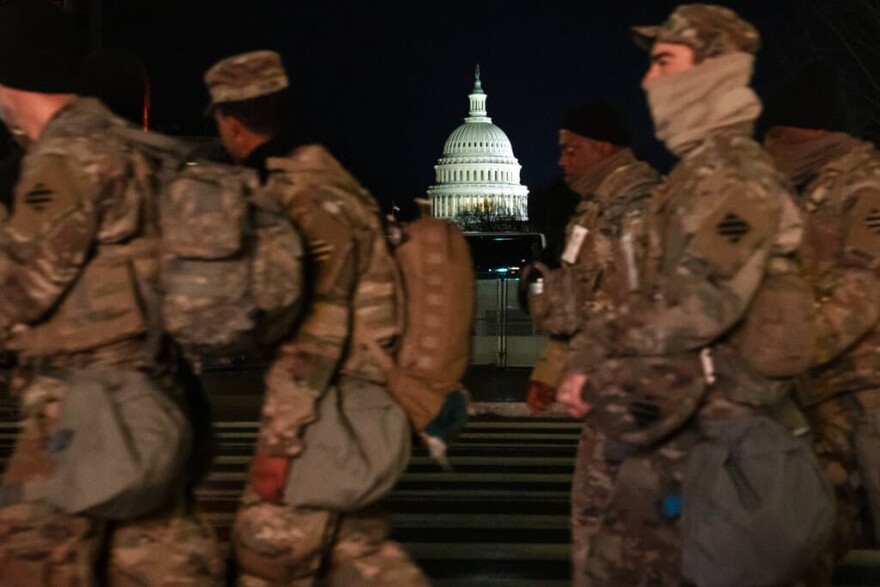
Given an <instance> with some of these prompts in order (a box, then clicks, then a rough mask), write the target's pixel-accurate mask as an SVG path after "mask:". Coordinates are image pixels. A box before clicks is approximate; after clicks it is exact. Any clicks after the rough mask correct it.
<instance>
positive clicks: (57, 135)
mask: <svg viewBox="0 0 880 587" xmlns="http://www.w3.org/2000/svg"><path fill="white" fill-rule="evenodd" d="M126 124H127V123H126V122H124V121H123V120H122V119H121V118H118V117H116V116H115V115H113V114H112V113H110V111H109V110H107V109H106V108H105V107H104V106H103V105H102V104H101V103H100V102H99V101H97V100H94V99H87V98H79V99H76V100H74V101H73V102H71V103H70V104H68V105H66V106H65V107H64V108H62V109H61V110H60V111H59V112H58V113H57V114H56V115H55V116H54V117H53V118H52V119H51V120H50V121H49V122H48V123H47V125H46V127H45V128H44V130H43V132H42V134H41V136H40V137H39V139H38V140H37V141H36V142H35V143H34V144H33V145H31V147H30V148H29V150H28V152H27V154H26V156H25V157H24V160H23V162H22V169H21V177H20V180H19V182H18V184H17V186H16V188H15V194H14V197H15V205H14V213H13V214H12V216H11V217H10V219H9V221H8V222H6V223H4V225H3V227H2V230H0V281H2V283H3V287H2V288H0V323H2V327H4V328H9V327H10V326H12V325H16V327H15V329H14V331H13V335H12V337H11V339H8V340H7V342H6V344H7V345H8V346H9V347H11V348H13V349H15V350H18V351H19V352H20V354H21V356H22V357H23V358H24V359H25V361H26V362H27V361H32V362H34V363H39V364H46V363H49V364H61V365H65V366H79V365H85V364H91V365H93V364H116V365H129V366H134V365H143V364H145V363H148V362H151V361H152V358H153V357H152V353H151V351H150V350H149V349H148V345H147V343H146V336H145V335H146V333H147V331H148V329H149V319H148V318H147V316H146V315H144V313H143V311H142V309H141V302H140V300H141V299H142V298H141V295H142V292H141V291H140V289H139V284H141V285H143V284H145V283H147V282H151V283H153V284H155V280H156V276H157V271H158V270H157V265H156V263H155V260H156V257H155V251H147V250H146V249H149V246H147V245H145V246H144V249H145V251H144V255H142V258H140V259H139V258H138V257H139V255H136V254H134V251H136V250H138V249H139V248H140V245H141V244H142V242H141V241H140V239H138V237H139V236H140V235H141V234H142V232H143V226H142V224H143V222H144V220H143V218H144V207H145V205H144V203H145V201H146V196H147V194H148V191H147V189H146V188H144V187H143V186H140V185H138V182H137V181H136V180H134V178H133V174H132V172H131V169H130V161H131V156H130V151H129V149H128V146H127V145H126V143H125V142H124V141H123V140H121V139H119V138H117V137H116V136H114V135H113V134H112V133H109V132H107V129H108V128H110V127H111V126H114V125H126Z"/></svg>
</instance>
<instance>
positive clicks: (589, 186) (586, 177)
mask: <svg viewBox="0 0 880 587" xmlns="http://www.w3.org/2000/svg"><path fill="white" fill-rule="evenodd" d="M633 161H635V156H634V155H633V152H632V149H621V150H620V151H616V152H614V153H612V154H611V155H608V156H607V157H605V158H604V159H602V160H600V161H597V162H596V163H594V164H593V165H590V167H589V168H588V169H587V170H586V171H585V172H584V173H583V174H582V175H580V176H578V177H577V178H576V179H575V180H574V181H572V182H571V183H570V184H569V185H568V188H569V189H570V190H572V191H573V192H576V193H577V194H578V195H579V196H580V197H581V198H588V197H592V196H593V195H595V192H596V189H597V188H598V187H599V184H601V183H602V181H603V180H604V179H605V178H606V177H608V176H609V175H610V174H611V173H612V172H614V171H615V170H616V169H617V168H618V167H622V166H624V165H628V164H629V163H632V162H633Z"/></svg>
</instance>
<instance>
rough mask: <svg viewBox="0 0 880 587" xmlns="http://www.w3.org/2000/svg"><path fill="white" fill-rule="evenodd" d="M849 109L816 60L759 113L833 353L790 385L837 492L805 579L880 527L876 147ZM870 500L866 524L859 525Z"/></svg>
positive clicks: (827, 571)
mask: <svg viewBox="0 0 880 587" xmlns="http://www.w3.org/2000/svg"><path fill="white" fill-rule="evenodd" d="M847 110H848V109H847V104H846V100H845V96H844V93H843V88H842V87H841V82H840V79H839V77H838V74H837V72H836V70H835V69H834V68H833V67H832V66H831V65H830V64H827V63H823V62H816V63H813V64H811V65H810V66H808V67H805V68H803V69H802V70H800V71H799V72H797V73H796V74H795V75H794V76H793V77H792V78H790V79H789V80H787V81H785V82H784V83H783V84H781V85H780V86H779V87H777V88H776V90H775V91H774V93H773V94H772V95H771V96H770V98H769V100H768V103H767V110H766V111H765V113H764V115H763V117H762V120H761V122H762V126H763V127H764V129H765V132H764V144H765V146H766V148H767V150H768V152H769V153H770V155H771V156H772V157H773V159H774V160H775V161H776V163H777V165H778V167H779V168H780V169H781V170H782V171H783V172H784V173H785V174H786V175H787V176H788V177H789V179H790V180H791V182H792V183H793V184H794V185H795V186H796V187H797V189H798V191H799V194H800V195H799V198H798V202H799V204H800V206H801V209H802V210H803V212H804V217H805V236H804V246H803V254H802V257H803V262H804V272H805V275H806V276H807V277H808V279H809V281H810V282H811V283H812V284H813V286H814V287H815V288H816V290H817V296H816V297H817V299H818V300H819V303H818V304H817V308H818V311H817V318H818V324H817V330H818V331H820V332H821V333H822V335H821V336H820V339H821V340H822V342H823V344H824V345H825V346H826V347H827V348H828V349H832V350H834V351H835V352H827V351H826V352H824V353H822V356H821V357H820V358H821V359H823V360H828V359H833V360H832V361H831V362H830V363H828V364H826V365H824V366H823V367H820V368H815V369H813V370H811V371H810V372H809V373H808V374H807V375H806V376H805V377H804V378H803V382H802V385H800V386H799V389H798V394H797V398H798V400H799V403H800V405H801V406H802V408H803V409H804V411H805V413H806V415H807V417H808V418H809V421H810V423H811V424H812V426H813V429H814V431H815V438H814V447H815V450H816V454H817V455H818V456H819V459H820V461H821V463H822V465H823V467H824V468H825V472H826V473H827V475H828V478H829V479H830V480H831V483H832V484H833V486H834V489H835V492H836V495H837V523H836V526H835V530H834V534H833V536H832V541H831V544H830V545H829V548H828V551H827V552H826V553H824V554H825V555H824V556H823V557H822V558H821V560H820V561H819V562H818V563H817V565H816V568H814V569H812V570H811V572H810V573H809V575H810V576H809V582H810V584H812V585H827V584H829V583H830V580H831V572H832V570H833V565H834V563H835V562H836V561H838V560H840V559H841V558H842V557H843V556H844V555H846V553H847V552H848V551H849V550H850V549H851V548H852V546H853V542H854V539H855V538H856V535H857V531H858V530H859V529H860V528H861V530H862V538H861V542H863V543H865V542H870V541H871V540H873V542H874V543H875V544H876V542H877V540H878V537H880V362H878V354H877V349H878V344H880V331H878V328H877V318H878V314H880V295H878V294H880V285H878V283H880V280H878V273H877V272H878V268H880V232H878V228H880V225H878V216H877V214H878V210H880V153H878V151H877V149H876V148H875V147H874V146H873V145H872V144H870V143H868V142H865V141H862V140H859V139H858V138H856V137H855V136H853V134H852V130H851V128H850V122H849V117H848V111H847ZM841 348H842V349H845V352H844V353H843V354H842V356H837V357H836V358H835V356H836V355H837V352H836V350H837V349H841ZM866 506H870V507H869V508H867V509H866ZM868 510H869V511H870V519H871V520H872V521H873V525H870V524H862V525H861V526H860V519H864V515H865V514H867V513H868Z"/></svg>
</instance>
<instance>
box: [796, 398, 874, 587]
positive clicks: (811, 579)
mask: <svg viewBox="0 0 880 587" xmlns="http://www.w3.org/2000/svg"><path fill="white" fill-rule="evenodd" d="M862 393H865V392H862ZM871 393H873V394H875V395H876V394H878V393H880V392H877V391H873V392H871ZM804 413H805V414H806V416H807V418H808V419H809V421H810V424H811V426H812V427H813V433H814V437H813V450H814V451H815V453H816V456H817V457H818V459H819V463H820V464H821V465H822V468H823V469H824V471H825V474H826V475H827V476H828V479H829V481H831V485H832V486H833V487H834V493H835V497H836V505H837V519H836V520H835V524H834V529H833V530H832V534H831V540H830V542H829V544H828V548H827V549H826V550H825V551H824V552H822V553H821V554H820V555H819V557H818V558H817V560H816V562H815V563H814V564H813V566H812V567H811V569H810V571H809V572H808V573H807V584H808V585H815V586H820V585H829V584H830V582H831V575H832V572H833V570H834V565H835V563H837V561H839V560H840V559H842V558H843V557H844V556H846V554H847V553H848V552H849V551H850V550H851V549H852V547H853V544H854V542H855V538H856V535H857V532H858V528H859V523H860V520H861V519H862V517H863V515H864V513H866V505H867V504H866V500H865V494H864V492H863V491H862V490H861V488H860V487H859V485H860V483H859V482H858V481H857V479H858V473H859V460H858V456H857V454H856V446H855V437H856V432H857V426H858V424H859V421H860V419H861V418H862V416H863V414H864V409H863V406H862V405H861V404H860V403H859V401H858V400H857V399H856V397H855V396H854V395H852V394H848V395H843V396H838V397H836V398H833V399H830V400H827V401H824V402H822V403H821V404H818V405H816V406H813V407H812V408H810V409H808V410H805V412H804Z"/></svg>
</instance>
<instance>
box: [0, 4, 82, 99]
mask: <svg viewBox="0 0 880 587" xmlns="http://www.w3.org/2000/svg"><path fill="white" fill-rule="evenodd" d="M75 24H76V23H75V22H74V21H73V20H72V15H69V14H65V13H63V12H62V11H61V10H60V9H58V8H57V7H55V6H53V5H52V4H50V3H49V1H48V0H5V1H3V2H0V85H4V86H8V87H10V88H15V89H17V90H24V91H28V92H41V93H68V92H75V91H76V89H77V79H76V70H77V67H76V66H77V59H78V57H79V55H78V53H79V52H78V49H79V48H80V47H79V46H78V45H79V43H78V42H77V37H78V35H77V29H76V26H75Z"/></svg>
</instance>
